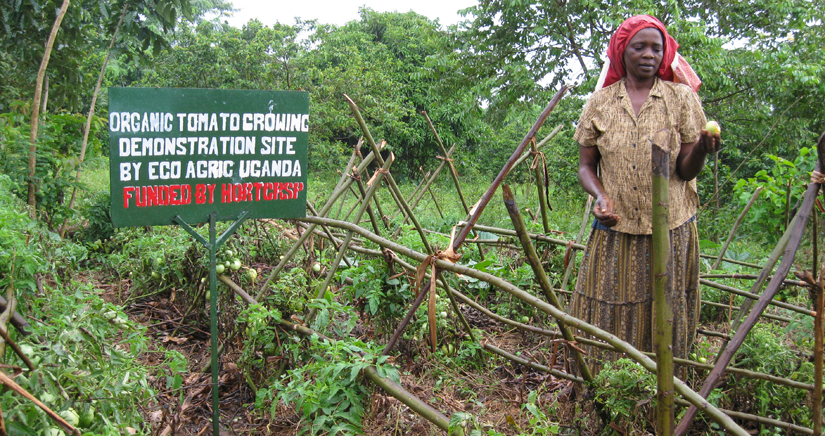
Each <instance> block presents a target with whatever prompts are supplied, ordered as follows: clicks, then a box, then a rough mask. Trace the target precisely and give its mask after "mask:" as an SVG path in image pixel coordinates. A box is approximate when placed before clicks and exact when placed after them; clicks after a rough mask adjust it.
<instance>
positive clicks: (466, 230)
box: [352, 85, 568, 354]
mask: <svg viewBox="0 0 825 436" xmlns="http://www.w3.org/2000/svg"><path fill="white" fill-rule="evenodd" d="M567 89H568V88H567V86H564V85H562V87H561V89H560V90H559V92H557V93H556V95H555V96H554V97H553V99H552V100H550V103H548V104H547V107H545V108H544V110H543V111H542V112H541V114H540V115H539V117H538V119H537V120H536V122H535V123H533V127H531V128H530V131H529V132H527V135H525V137H524V139H522V141H521V143H520V144H519V145H518V147H516V150H515V152H513V155H512V156H510V159H508V160H507V163H505V164H504V167H503V168H502V169H501V171H500V172H499V173H498V176H496V178H495V179H494V180H493V183H491V184H490V187H489V188H487V191H486V192H485V193H484V195H482V196H481V199H479V200H478V203H477V204H476V206H475V207H474V208H473V210H471V211H470V212H471V213H470V216H469V218H468V219H467V224H466V225H465V226H464V227H462V229H461V231H460V232H459V234H458V235H457V236H456V239H455V240H454V241H453V245H452V247H450V248H451V249H452V250H453V252H455V253H458V251H459V250H460V249H461V246H462V244H464V240H465V239H467V235H469V234H470V232H471V231H472V230H473V226H474V225H475V223H476V222H477V221H478V218H479V217H480V216H481V213H482V212H484V208H485V207H487V203H489V202H490V200H491V199H492V198H493V194H495V192H496V190H497V189H498V187H499V185H501V183H502V182H503V181H504V177H506V176H507V174H508V173H509V172H510V169H511V168H513V165H514V164H515V162H516V160H518V158H519V157H520V156H521V155H522V154H523V153H524V150H526V149H527V146H528V145H529V144H530V141H532V140H533V138H535V137H536V133H538V131H539V128H540V127H541V125H542V124H544V120H545V119H547V117H548V116H550V112H552V111H553V109H554V108H555V107H556V105H557V104H558V103H559V101H561V99H562V97H564V94H565V93H566V92H567ZM352 105H354V103H352ZM436 274H440V270H437V273H436ZM429 286H430V283H426V284H425V285H424V286H423V287H422V289H427V288H428V287H429ZM426 294H427V293H426V292H419V294H418V297H417V298H416V299H415V301H413V303H412V307H410V310H409V312H407V315H405V316H404V319H402V320H401V323H400V324H399V325H398V328H396V330H395V332H394V333H393V335H392V337H391V338H390V340H389V342H388V343H387V345H386V347H385V348H384V351H383V354H388V353H389V352H390V351H391V350H392V348H393V347H394V346H395V343H396V342H397V341H398V338H399V337H401V334H402V333H404V330H405V329H406V328H407V325H408V324H409V323H410V320H411V319H412V316H413V314H415V311H416V310H418V307H419V306H420V305H421V302H422V301H424V296H425V295H426Z"/></svg>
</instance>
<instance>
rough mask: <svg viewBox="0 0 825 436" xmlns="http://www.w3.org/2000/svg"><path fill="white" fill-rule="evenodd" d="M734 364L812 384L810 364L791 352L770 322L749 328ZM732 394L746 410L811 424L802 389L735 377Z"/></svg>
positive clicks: (781, 330)
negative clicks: (734, 394) (749, 330)
mask: <svg viewBox="0 0 825 436" xmlns="http://www.w3.org/2000/svg"><path fill="white" fill-rule="evenodd" d="M734 366H736V367H739V368H744V369H749V370H751V371H758V372H764V373H767V374H772V375H776V376H779V377H786V378H791V379H793V380H797V381H800V382H803V383H813V365H812V364H811V363H810V362H803V361H801V360H800V358H799V356H797V355H796V354H794V353H793V351H792V350H791V349H790V348H789V347H788V344H787V343H786V339H785V332H784V331H783V329H782V328H781V327H779V326H776V325H773V324H757V325H756V326H755V327H754V328H753V330H751V332H750V334H748V336H747V338H746V339H745V342H744V343H743V344H742V348H741V349H740V351H739V353H737V360H736V362H735V363H734ZM734 393H736V395H737V397H739V400H738V402H739V404H738V405H737V406H738V407H739V408H741V409H743V410H744V409H748V410H747V411H748V413H753V414H756V415H759V416H774V417H776V418H777V419H780V420H782V421H786V422H792V423H794V424H797V425H802V426H806V427H810V426H811V422H812V421H811V415H810V408H809V405H808V404H809V403H808V401H809V399H808V395H807V393H806V392H805V391H802V390H799V389H793V388H790V387H787V386H781V385H775V384H772V383H770V382H768V381H766V380H756V379H744V378H739V379H736V380H735V382H734ZM762 434H774V433H762Z"/></svg>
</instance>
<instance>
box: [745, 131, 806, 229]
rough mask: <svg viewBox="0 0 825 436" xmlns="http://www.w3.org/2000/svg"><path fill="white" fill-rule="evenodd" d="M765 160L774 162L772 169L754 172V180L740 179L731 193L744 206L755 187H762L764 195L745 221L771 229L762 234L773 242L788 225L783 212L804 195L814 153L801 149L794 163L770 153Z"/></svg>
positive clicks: (760, 196)
mask: <svg viewBox="0 0 825 436" xmlns="http://www.w3.org/2000/svg"><path fill="white" fill-rule="evenodd" d="M767 157H768V158H769V159H770V160H771V161H773V166H772V167H769V169H763V170H759V171H757V172H756V174H754V176H753V177H749V178H742V179H739V180H738V181H737V182H736V185H735V186H734V188H733V190H734V194H735V195H736V196H737V198H738V199H739V203H740V204H741V205H742V206H743V207H744V205H745V204H747V202H748V201H749V200H750V198H751V196H752V195H753V192H754V191H755V190H756V188H757V187H759V186H761V187H762V191H763V192H762V193H761V194H760V195H759V198H758V199H757V201H756V202H755V203H754V204H753V206H752V207H751V210H750V212H748V216H747V219H748V221H749V222H750V223H752V224H754V225H755V227H757V228H762V229H770V231H766V232H763V233H762V234H763V235H764V236H765V237H767V238H769V240H771V241H772V242H773V241H775V240H776V239H778V238H779V236H780V235H781V234H782V231H783V230H784V228H785V226H786V224H787V223H786V212H788V211H789V210H790V209H791V208H792V207H793V205H795V204H796V203H797V202H798V201H799V200H801V198H802V195H803V194H804V193H805V186H804V183H805V182H807V181H808V180H810V173H809V172H808V170H809V169H812V168H813V166H814V163H815V161H816V153H814V152H812V150H811V149H810V148H808V147H802V148H801V149H799V155H798V156H797V157H796V158H795V159H794V160H793V161H791V160H787V159H784V158H782V157H780V156H775V155H772V154H768V155H767ZM789 187H790V189H791V192H790V196H788V194H789V193H788V189H789ZM788 200H790V203H789V202H788Z"/></svg>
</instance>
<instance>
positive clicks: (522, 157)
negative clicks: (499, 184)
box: [508, 124, 564, 173]
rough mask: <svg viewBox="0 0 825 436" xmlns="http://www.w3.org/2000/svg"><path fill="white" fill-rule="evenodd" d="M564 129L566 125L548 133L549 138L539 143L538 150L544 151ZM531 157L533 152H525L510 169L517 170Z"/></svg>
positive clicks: (560, 125) (546, 137)
mask: <svg viewBox="0 0 825 436" xmlns="http://www.w3.org/2000/svg"><path fill="white" fill-rule="evenodd" d="M563 127H564V124H559V125H558V126H556V128H555V129H553V131H552V132H550V133H548V134H547V136H545V137H544V139H542V140H541V142H539V143H538V145H537V146H536V148H538V149H539V150H541V149H542V147H544V146H545V145H547V143H548V142H550V140H551V139H553V138H554V137H555V136H556V135H558V134H559V132H561V129H562V128H563ZM530 156H532V153H531V152H529V151H525V152H524V154H522V155H521V157H519V158H518V159H516V162H515V163H514V164H513V166H512V167H511V168H510V171H512V169H513V168H515V167H517V166H519V165H521V163H522V162H524V161H526V160H527V158H529V157H530ZM508 173H509V172H508Z"/></svg>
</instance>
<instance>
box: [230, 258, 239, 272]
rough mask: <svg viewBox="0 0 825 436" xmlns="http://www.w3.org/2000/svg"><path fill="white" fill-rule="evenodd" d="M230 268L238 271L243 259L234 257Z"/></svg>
mask: <svg viewBox="0 0 825 436" xmlns="http://www.w3.org/2000/svg"><path fill="white" fill-rule="evenodd" d="M229 269H231V270H232V271H237V270H239V269H241V261H240V260H239V259H233V260H232V263H231V264H229Z"/></svg>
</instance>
